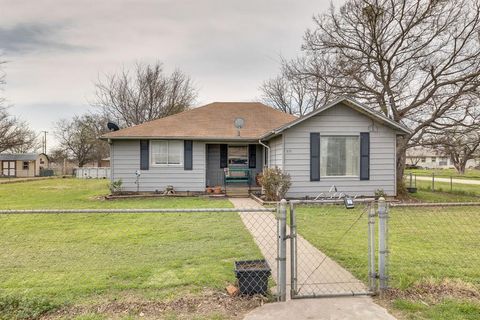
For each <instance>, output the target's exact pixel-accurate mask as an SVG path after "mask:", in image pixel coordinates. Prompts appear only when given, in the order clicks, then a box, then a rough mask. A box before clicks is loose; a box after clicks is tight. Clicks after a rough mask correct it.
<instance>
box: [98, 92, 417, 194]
mask: <svg viewBox="0 0 480 320" xmlns="http://www.w3.org/2000/svg"><path fill="white" fill-rule="evenodd" d="M239 118H241V119H243V121H237V125H238V124H241V122H243V123H244V126H243V127H242V128H241V129H237V128H236V127H235V126H234V122H235V120H236V119H239ZM408 132H409V131H408V129H407V128H405V127H404V126H402V125H400V124H398V123H396V122H394V121H392V120H390V119H388V118H386V117H385V116H383V115H381V114H379V113H377V112H374V111H372V110H370V109H369V108H367V107H365V106H363V105H361V104H359V103H357V102H355V101H353V100H351V99H348V98H341V99H338V100H336V101H334V102H332V103H330V104H328V105H325V106H323V107H321V108H319V109H317V110H315V111H313V112H312V113H310V114H308V115H305V116H303V117H301V118H297V117H294V116H292V115H289V114H286V113H283V112H281V111H278V110H275V109H273V108H270V107H268V106H266V105H263V104H261V103H255V102H251V103H249V102H215V103H211V104H208V105H206V106H203V107H199V108H195V109H192V110H189V111H185V112H183V113H179V114H176V115H172V116H169V117H166V118H161V119H158V120H154V121H150V122H147V123H144V124H141V125H137V126H133V127H130V128H125V129H122V130H119V131H115V132H110V133H107V134H105V135H104V136H103V137H102V139H105V140H108V142H109V144H110V167H111V170H112V171H111V179H112V180H118V179H122V181H123V189H124V190H125V191H136V190H140V191H155V190H163V189H164V188H165V187H166V186H167V185H172V186H174V188H175V189H176V190H177V191H191V192H203V191H204V190H205V187H206V186H214V185H223V181H224V180H223V175H224V172H225V169H226V168H230V169H236V170H239V169H243V170H249V171H250V172H251V176H252V177H254V176H255V175H256V174H257V173H260V172H262V170H263V169H264V168H265V167H267V166H269V167H274V166H276V167H279V168H281V169H282V170H283V171H285V172H287V173H289V174H290V176H291V180H292V186H291V188H290V190H289V192H288V194H287V196H288V197H292V198H293V197H304V196H307V195H308V196H316V195H318V194H319V193H321V192H328V190H329V189H330V187H331V186H332V185H335V186H336V187H337V190H338V191H339V192H345V193H348V194H352V195H353V194H359V195H373V194H374V192H375V190H377V189H383V190H384V191H385V192H386V193H387V194H388V195H396V178H395V174H396V170H395V168H396V155H395V153H396V152H395V151H396V136H397V135H404V134H406V133H408ZM137 170H140V171H139V172H140V177H139V179H138V185H137V184H136V182H137V180H136V179H137V176H136V171H137ZM137 187H138V189H137Z"/></svg>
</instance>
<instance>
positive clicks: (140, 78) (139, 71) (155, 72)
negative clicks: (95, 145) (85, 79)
mask: <svg viewBox="0 0 480 320" xmlns="http://www.w3.org/2000/svg"><path fill="white" fill-rule="evenodd" d="M133 73H134V74H133V76H132V74H131V72H129V71H126V70H123V71H122V72H121V73H119V74H114V75H107V76H106V78H105V80H103V81H101V80H99V82H98V83H97V84H96V101H95V102H94V103H93V105H94V106H96V107H97V108H99V109H100V110H101V112H102V113H103V114H104V115H105V117H107V118H108V119H110V120H112V121H117V122H119V124H120V125H121V126H133V125H137V124H141V123H144V122H146V121H150V120H155V119H158V118H162V117H166V116H169V115H172V114H175V113H178V112H182V111H185V110H187V109H188V108H189V107H190V106H191V105H192V104H193V103H194V101H195V99H196V96H197V90H196V89H195V88H194V86H193V84H192V81H191V79H190V77H188V76H187V75H185V74H184V73H183V72H181V71H180V70H175V71H174V72H173V73H172V74H170V75H166V74H164V71H163V66H162V64H161V63H156V64H154V65H144V64H137V65H136V66H135V71H134V72H133Z"/></svg>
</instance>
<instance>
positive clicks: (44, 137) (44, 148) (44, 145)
mask: <svg viewBox="0 0 480 320" xmlns="http://www.w3.org/2000/svg"><path fill="white" fill-rule="evenodd" d="M41 132H43V141H42V145H43V153H44V154H47V133H48V131H45V130H44V131H41Z"/></svg>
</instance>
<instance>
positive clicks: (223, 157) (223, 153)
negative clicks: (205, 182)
mask: <svg viewBox="0 0 480 320" xmlns="http://www.w3.org/2000/svg"><path fill="white" fill-rule="evenodd" d="M227 162H228V146H227V145H226V144H221V145H220V168H226V167H227V165H228V164H227Z"/></svg>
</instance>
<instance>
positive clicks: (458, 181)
mask: <svg viewBox="0 0 480 320" xmlns="http://www.w3.org/2000/svg"><path fill="white" fill-rule="evenodd" d="M406 177H407V178H406V181H407V182H409V181H410V178H409V176H408V175H407V176H406ZM413 179H414V178H413ZM417 180H421V181H430V182H431V181H432V177H426V176H417ZM435 182H448V183H450V178H437V177H435ZM452 183H459V184H473V185H480V180H469V179H452Z"/></svg>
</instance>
